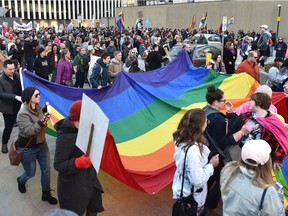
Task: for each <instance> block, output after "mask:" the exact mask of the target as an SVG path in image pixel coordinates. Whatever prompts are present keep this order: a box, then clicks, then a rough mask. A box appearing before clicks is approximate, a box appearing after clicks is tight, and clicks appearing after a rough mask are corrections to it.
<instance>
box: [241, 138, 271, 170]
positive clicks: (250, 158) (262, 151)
mask: <svg viewBox="0 0 288 216" xmlns="http://www.w3.org/2000/svg"><path fill="white" fill-rule="evenodd" d="M270 153H271V147H270V145H269V144H268V143H267V142H266V141H265V140H249V141H247V142H246V143H245V144H244V146H243V147H242V150H241V158H242V160H243V161H244V163H246V164H248V165H250V166H255V167H256V166H259V165H264V164H265V163H267V162H268V160H269V158H270Z"/></svg>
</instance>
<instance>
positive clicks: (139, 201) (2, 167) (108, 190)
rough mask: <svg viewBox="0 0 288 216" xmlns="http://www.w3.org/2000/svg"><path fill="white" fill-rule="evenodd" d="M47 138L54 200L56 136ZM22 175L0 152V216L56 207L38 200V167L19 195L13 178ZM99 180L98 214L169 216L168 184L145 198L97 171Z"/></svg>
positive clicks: (32, 214) (35, 215) (34, 213)
mask: <svg viewBox="0 0 288 216" xmlns="http://www.w3.org/2000/svg"><path fill="white" fill-rule="evenodd" d="M3 126H4V125H3V118H2V117H1V119H0V131H1V133H0V134H1V136H2V131H3ZM17 134H18V129H17V128H16V127H15V128H13V133H12V135H11V139H10V141H9V144H10V142H11V140H12V139H14V138H16V137H17ZM46 136H47V142H48V146H49V148H50V155H51V189H53V190H55V191H52V194H53V195H54V196H56V197H57V192H56V191H57V172H56V171H55V169H54V168H53V160H54V153H55V137H52V136H49V135H46ZM22 172H23V167H22V165H21V164H20V165H19V167H17V166H11V165H10V163H9V159H8V154H3V153H2V152H0V176H1V178H0V185H1V187H0V216H18V215H23V216H38V215H40V214H41V213H43V212H46V211H48V210H50V209H53V208H59V205H56V206H53V205H50V204H49V203H48V202H43V201H42V200H41V195H42V192H41V184H40V169H39V166H38V164H37V170H36V175H35V176H34V177H33V178H31V179H29V180H28V182H27V184H26V187H27V192H26V193H24V194H21V193H20V192H19V191H18V185H17V182H16V178H17V177H18V176H19V175H20V174H21V173H22ZM99 180H100V182H101V184H102V186H103V188H104V194H103V206H104V208H105V211H104V212H103V213H101V214H98V215H99V216H101V215H107V216H117V215H119V216H121V215H125V216H135V215H137V216H163V215H171V211H172V205H173V203H174V201H173V200H172V189H171V184H169V185H168V186H167V187H166V188H164V189H163V190H162V191H160V192H159V193H157V194H155V195H148V194H145V193H142V192H139V191H136V190H134V189H132V188H130V187H128V186H126V185H124V184H123V183H121V182H119V181H118V180H116V179H114V178H113V177H111V176H109V175H108V174H106V173H104V172H102V171H100V173H99Z"/></svg>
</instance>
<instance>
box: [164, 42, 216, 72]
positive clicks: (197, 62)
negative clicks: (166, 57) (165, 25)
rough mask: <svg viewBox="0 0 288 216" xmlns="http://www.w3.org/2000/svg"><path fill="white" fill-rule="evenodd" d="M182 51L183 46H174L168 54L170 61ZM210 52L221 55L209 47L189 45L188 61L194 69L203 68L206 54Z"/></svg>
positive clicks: (212, 47)
mask: <svg viewBox="0 0 288 216" xmlns="http://www.w3.org/2000/svg"><path fill="white" fill-rule="evenodd" d="M182 49H183V45H175V46H173V47H172V49H171V50H170V52H169V54H170V57H171V59H174V58H175V57H176V56H177V55H178V54H179V52H180V51H181V50H182ZM208 52H212V53H213V54H214V53H216V54H218V55H221V51H220V49H218V48H217V47H215V46H211V45H203V44H191V53H190V59H191V61H192V64H193V65H194V66H195V67H205V65H206V53H208Z"/></svg>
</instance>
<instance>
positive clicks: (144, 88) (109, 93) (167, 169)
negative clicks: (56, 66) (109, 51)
mask: <svg viewBox="0 0 288 216" xmlns="http://www.w3.org/2000/svg"><path fill="white" fill-rule="evenodd" d="M22 75H23V85H24V86H25V87H27V86H36V87H37V88H38V89H39V90H40V92H41V103H42V104H44V102H45V101H49V102H50V104H51V105H52V107H53V110H52V121H54V122H57V121H58V120H59V119H61V118H63V116H67V115H68V110H69V106H70V104H71V103H72V102H73V101H75V100H78V99H81V98H82V93H85V94H86V95H88V96H89V97H90V98H92V99H93V100H94V101H95V102H96V103H97V104H98V105H99V106H100V108H101V109H102V110H103V112H104V113H105V114H106V116H107V117H108V118H109V119H110V124H109V131H108V133H107V137H106V142H105V146H104V151H103V157H102V162H101V169H102V170H103V171H105V172H107V173H108V174H110V175H111V176H113V177H115V178H116V179H118V180H119V181H121V182H123V183H125V184H127V185H129V186H130V187H132V188H134V189H136V190H139V191H143V192H146V193H149V194H153V193H156V192H158V191H160V190H161V189H162V188H164V187H165V186H166V185H168V184H169V183H170V182H171V181H172V179H173V175H174V172H175V164H174V161H173V154H174V144H173V140H172V133H173V132H174V131H175V130H176V128H177V125H178V123H179V121H180V118H181V117H182V116H183V114H184V113H185V112H186V111H187V110H189V109H191V108H194V107H201V108H202V107H204V106H205V104H206V103H205V94H206V88H207V87H208V86H209V85H215V86H217V87H219V88H221V89H222V90H223V91H224V92H225V97H226V99H228V100H230V101H231V102H232V103H233V104H234V106H236V107H237V106H238V105H240V104H241V103H242V102H244V101H247V100H248V99H249V96H250V95H251V93H252V92H253V91H254V90H255V89H256V88H257V87H258V86H259V84H258V83H257V82H256V81H255V80H254V79H253V78H251V77H250V76H249V75H246V74H236V75H232V76H231V75H222V74H219V73H216V72H214V71H209V70H207V69H205V68H195V67H194V66H193V65H192V64H191V61H190V59H189V56H188V55H187V53H186V52H181V53H180V54H179V55H178V56H177V57H176V58H175V59H174V60H173V61H172V62H171V63H169V64H168V65H167V66H166V67H164V68H160V69H157V70H154V71H150V72H145V73H126V72H120V73H119V75H118V76H117V77H116V79H115V81H114V83H113V84H112V85H111V86H108V87H105V88H103V89H100V90H96V89H78V88H72V87H65V86H60V85H57V84H53V83H51V82H48V81H46V80H43V79H41V78H39V77H37V76H35V75H34V74H32V73H30V72H28V71H24V72H22ZM87 115H89V113H87ZM87 131H88V129H87ZM48 133H50V134H52V135H55V130H54V129H53V127H52V125H49V131H48Z"/></svg>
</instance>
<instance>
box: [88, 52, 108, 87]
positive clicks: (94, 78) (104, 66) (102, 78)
mask: <svg viewBox="0 0 288 216" xmlns="http://www.w3.org/2000/svg"><path fill="white" fill-rule="evenodd" d="M109 63H110V54H109V53H107V52H104V53H102V55H101V58H100V59H98V60H97V61H96V64H95V66H94V67H93V70H92V74H91V76H90V84H91V86H92V88H97V89H101V88H102V87H104V86H108V85H109V84H110V80H109V77H108V71H109Z"/></svg>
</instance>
